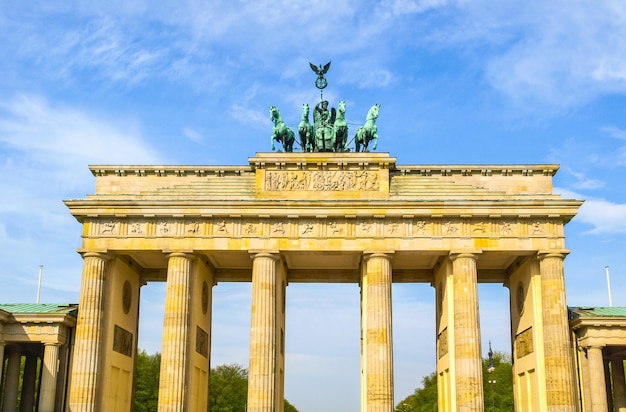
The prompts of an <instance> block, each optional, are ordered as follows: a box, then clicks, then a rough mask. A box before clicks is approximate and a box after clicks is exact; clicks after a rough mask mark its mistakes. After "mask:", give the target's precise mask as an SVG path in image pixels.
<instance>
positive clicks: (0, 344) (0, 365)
mask: <svg viewBox="0 0 626 412" xmlns="http://www.w3.org/2000/svg"><path fill="white" fill-rule="evenodd" d="M0 331H2V325H0ZM4 346H5V343H4V341H3V340H1V338H0V371H3V370H4ZM0 385H2V381H0ZM1 396H2V387H1V386H0V397H1Z"/></svg>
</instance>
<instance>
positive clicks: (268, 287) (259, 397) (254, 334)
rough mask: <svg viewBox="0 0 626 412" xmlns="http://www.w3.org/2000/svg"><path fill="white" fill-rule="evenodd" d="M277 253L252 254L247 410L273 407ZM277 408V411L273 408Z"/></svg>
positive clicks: (253, 411)
mask: <svg viewBox="0 0 626 412" xmlns="http://www.w3.org/2000/svg"><path fill="white" fill-rule="evenodd" d="M278 258H279V256H278V254H275V253H257V254H255V255H253V256H252V259H253V263H252V316H251V322H250V367H249V370H248V412H274V411H276V405H275V402H276V401H275V400H276V389H277V388H276V373H277V371H276V349H277V345H278V344H279V342H276V327H277V325H276V311H277V304H276V303H277V302H276V290H277V288H278V284H277V281H276V277H277V274H276V265H277V261H278ZM276 412H277V411H276Z"/></svg>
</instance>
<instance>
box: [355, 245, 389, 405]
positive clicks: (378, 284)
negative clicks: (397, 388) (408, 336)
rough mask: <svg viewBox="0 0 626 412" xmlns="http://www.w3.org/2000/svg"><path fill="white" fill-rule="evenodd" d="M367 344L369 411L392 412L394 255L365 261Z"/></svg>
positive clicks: (362, 284) (374, 257) (366, 365)
mask: <svg viewBox="0 0 626 412" xmlns="http://www.w3.org/2000/svg"><path fill="white" fill-rule="evenodd" d="M365 265H366V270H365V276H364V277H363V279H362V281H361V287H362V288H364V289H365V290H364V293H362V296H363V297H364V299H365V302H364V305H363V308H362V310H363V312H364V313H363V314H362V316H363V317H364V322H363V333H364V338H363V344H364V348H363V351H364V362H365V364H364V374H365V391H366V394H365V402H366V405H365V408H364V410H365V411H367V412H391V411H393V409H394V403H393V341H392V320H391V281H392V273H391V255H388V254H385V253H373V254H371V255H369V256H367V257H366V258H365Z"/></svg>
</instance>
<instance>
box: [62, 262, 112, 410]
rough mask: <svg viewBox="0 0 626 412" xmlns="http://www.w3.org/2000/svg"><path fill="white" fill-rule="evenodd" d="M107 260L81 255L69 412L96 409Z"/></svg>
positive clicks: (100, 372)
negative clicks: (81, 273) (80, 282)
mask: <svg viewBox="0 0 626 412" xmlns="http://www.w3.org/2000/svg"><path fill="white" fill-rule="evenodd" d="M108 259H109V257H108V256H107V255H105V254H102V253H97V252H87V253H85V254H84V255H83V275H82V284H81V288H80V300H79V304H78V307H79V310H78V319H77V320H76V343H75V344H74V360H73V365H72V379H71V382H72V383H71V387H70V400H69V404H70V407H69V409H70V410H71V411H72V412H95V411H96V410H97V409H98V403H97V402H98V395H99V391H98V388H99V387H100V377H101V376H102V372H103V371H102V370H101V367H102V365H101V350H100V345H101V343H102V337H101V335H102V320H103V317H104V316H103V315H104V313H103V302H104V284H105V282H104V277H105V271H106V261H107V260H108Z"/></svg>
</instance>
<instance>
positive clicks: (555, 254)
mask: <svg viewBox="0 0 626 412" xmlns="http://www.w3.org/2000/svg"><path fill="white" fill-rule="evenodd" d="M568 254H569V250H567V249H562V250H540V251H538V252H537V259H538V260H544V259H549V258H557V259H561V260H563V259H565V257H566V256H567V255H568Z"/></svg>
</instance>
